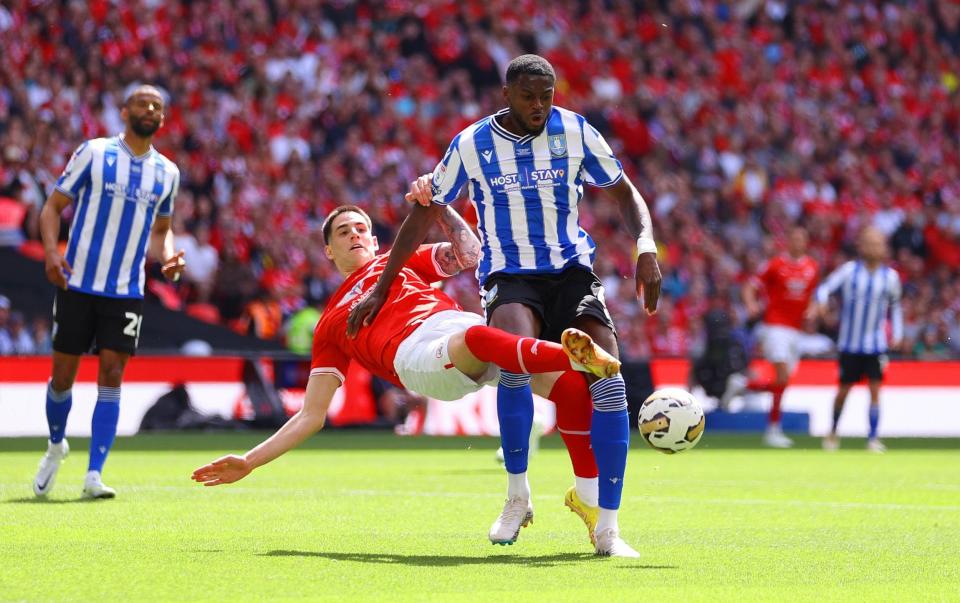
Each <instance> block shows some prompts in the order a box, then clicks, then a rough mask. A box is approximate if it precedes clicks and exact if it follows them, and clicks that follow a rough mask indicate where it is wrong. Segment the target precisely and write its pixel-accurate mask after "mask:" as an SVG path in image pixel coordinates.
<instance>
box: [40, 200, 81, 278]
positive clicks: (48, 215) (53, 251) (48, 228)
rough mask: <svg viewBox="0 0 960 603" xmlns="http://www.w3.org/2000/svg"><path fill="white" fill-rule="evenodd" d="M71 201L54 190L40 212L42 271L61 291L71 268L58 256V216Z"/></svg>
mask: <svg viewBox="0 0 960 603" xmlns="http://www.w3.org/2000/svg"><path fill="white" fill-rule="evenodd" d="M72 201H73V200H72V199H71V198H70V197H68V196H66V195H65V194H63V193H62V192H60V191H59V190H54V191H53V192H52V193H50V196H49V197H47V202H46V203H44V204H43V209H41V210H40V238H41V239H42V240H43V251H44V257H45V261H44V271H45V272H46V274H47V280H49V281H50V282H51V283H53V284H54V285H56V286H57V287H59V288H61V289H66V288H67V275H68V274H70V271H71V268H70V264H69V263H68V262H67V260H66V259H65V258H64V257H63V256H62V255H60V246H59V243H60V214H61V213H62V212H63V209H64V208H65V207H66V206H68V205H70V203H71V202H72Z"/></svg>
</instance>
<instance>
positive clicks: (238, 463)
mask: <svg viewBox="0 0 960 603" xmlns="http://www.w3.org/2000/svg"><path fill="white" fill-rule="evenodd" d="M251 471H253V467H251V466H250V463H249V462H247V459H245V458H243V457H242V456H237V455H235V454H230V455H227V456H224V457H221V458H218V459H217V460H215V461H213V462H212V463H210V464H208V465H204V466H203V467H200V468H199V469H197V470H196V471H194V472H193V475H191V476H190V479H192V480H193V481H195V482H198V483H201V484H203V485H204V486H219V485H220V484H232V483H233V482H236V481H239V480H242V479H243V478H245V477H247V476H248V475H250V472H251Z"/></svg>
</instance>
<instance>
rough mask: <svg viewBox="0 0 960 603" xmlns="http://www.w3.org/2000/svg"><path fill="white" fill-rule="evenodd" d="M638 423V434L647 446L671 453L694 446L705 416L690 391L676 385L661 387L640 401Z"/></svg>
mask: <svg viewBox="0 0 960 603" xmlns="http://www.w3.org/2000/svg"><path fill="white" fill-rule="evenodd" d="M639 423H640V435H641V436H643V439H644V441H646V443H647V444H649V445H650V447H651V448H653V449H654V450H657V451H659V452H663V453H665V454H673V453H675V452H683V451H684V450H689V449H691V448H693V447H694V446H696V445H697V442H699V441H700V438H701V437H702V436H703V429H704V427H705V426H706V419H705V418H704V416H703V409H702V408H701V407H700V403H699V402H698V401H697V399H696V397H695V396H694V395H693V394H691V393H690V392H688V391H686V390H684V389H680V388H679V387H665V388H663V389H658V390H657V391H655V392H653V393H652V394H650V397H648V398H647V399H646V400H644V401H643V406H641V407H640V417H639Z"/></svg>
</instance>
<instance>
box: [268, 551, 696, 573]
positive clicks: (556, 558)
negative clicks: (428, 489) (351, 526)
mask: <svg viewBox="0 0 960 603" xmlns="http://www.w3.org/2000/svg"><path fill="white" fill-rule="evenodd" d="M259 556H261V557H320V558H322V559H330V560H332V561H355V562H357V563H377V564H384V565H415V566H422V567H437V566H462V565H492V564H506V565H524V566H535V567H553V566H556V565H565V564H571V563H578V562H583V561H589V560H591V559H596V558H597V556H596V555H594V554H592V553H560V554H556V555H531V556H514V555H490V556H487V557H467V556H465V555H398V554H395V553H326V552H323V551H282V550H278V551H270V552H268V553H260V554H259ZM630 567H631V568H639V569H678V566H676V565H631V566H630Z"/></svg>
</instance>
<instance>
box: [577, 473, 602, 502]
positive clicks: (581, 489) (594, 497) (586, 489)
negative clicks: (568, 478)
mask: <svg viewBox="0 0 960 603" xmlns="http://www.w3.org/2000/svg"><path fill="white" fill-rule="evenodd" d="M574 479H576V486H577V496H579V497H580V500H582V501H583V503H584V504H586V505H589V506H591V507H596V506H597V505H598V504H599V502H598V500H599V499H600V478H597V477H576V478H574Z"/></svg>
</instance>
